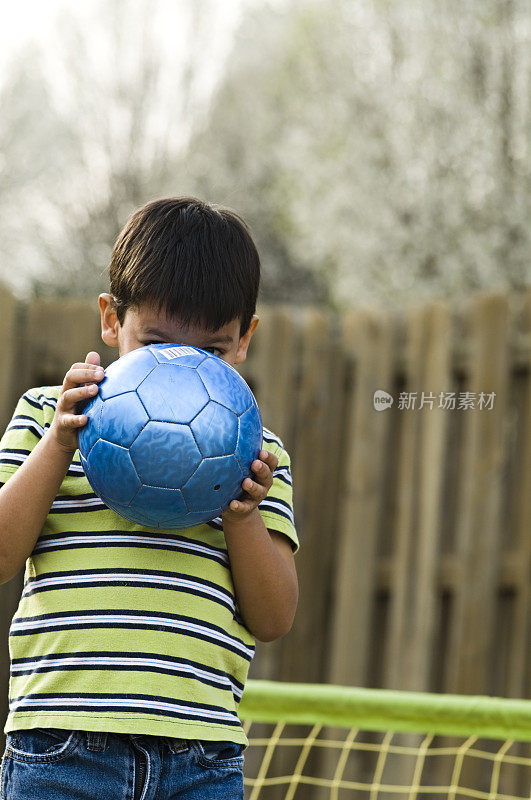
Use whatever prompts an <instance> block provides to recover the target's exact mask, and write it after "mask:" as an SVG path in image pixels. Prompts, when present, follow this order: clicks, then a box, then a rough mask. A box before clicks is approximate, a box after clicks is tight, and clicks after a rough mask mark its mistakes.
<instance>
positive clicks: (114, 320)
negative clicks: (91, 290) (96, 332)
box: [98, 292, 120, 347]
mask: <svg viewBox="0 0 531 800" xmlns="http://www.w3.org/2000/svg"><path fill="white" fill-rule="evenodd" d="M98 305H99V307H100V314H101V338H102V340H103V341H104V343H105V344H106V345H108V346H109V347H118V330H119V328H120V323H119V321H118V317H117V315H116V306H115V305H114V300H113V296H112V294H109V293H108V292H103V293H102V294H100V296H99V297H98Z"/></svg>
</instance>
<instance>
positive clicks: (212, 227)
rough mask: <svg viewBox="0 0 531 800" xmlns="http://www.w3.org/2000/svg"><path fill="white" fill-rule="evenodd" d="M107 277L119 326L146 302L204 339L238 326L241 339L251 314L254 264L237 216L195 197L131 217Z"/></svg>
mask: <svg viewBox="0 0 531 800" xmlns="http://www.w3.org/2000/svg"><path fill="white" fill-rule="evenodd" d="M109 277H110V291H111V294H112V295H113V297H114V300H115V303H116V312H117V316H118V320H119V322H120V324H121V325H123V322H124V319H125V313H126V311H127V309H128V308H130V307H131V306H134V307H136V308H138V307H139V306H140V305H141V304H143V303H145V302H149V303H151V304H153V305H155V306H156V307H157V308H158V310H159V313H160V312H164V313H165V314H166V315H167V316H169V317H175V318H177V319H179V321H180V322H181V323H182V324H183V325H184V326H188V325H190V324H195V325H199V326H201V327H203V328H205V329H206V330H208V331H209V332H214V331H216V330H218V329H219V328H221V327H222V326H223V325H226V324H227V323H228V322H231V321H232V320H233V319H236V318H239V319H240V337H241V336H243V335H244V334H245V333H246V332H247V330H248V328H249V325H250V322H251V319H252V316H253V314H254V313H255V309H256V298H257V295H258V288H259V284H260V258H259V255H258V251H257V249H256V246H255V244H254V242H253V239H252V236H251V233H250V230H249V228H248V226H247V225H246V223H245V222H244V221H243V219H242V218H241V217H240V216H238V214H236V212H234V211H232V210H230V209H228V208H223V207H221V206H217V205H215V204H213V203H206V202H203V201H202V200H199V199H198V198H196V197H186V196H185V197H167V198H162V199H160V200H153V201H152V202H149V203H146V205H144V206H142V207H141V208H139V209H137V210H136V211H134V212H133V214H132V215H131V216H130V217H129V219H128V220H127V222H126V224H125V226H124V228H123V230H122V231H121V233H120V234H119V236H118V238H117V240H116V243H115V245H114V248H113V251H112V256H111V261H110V265H109Z"/></svg>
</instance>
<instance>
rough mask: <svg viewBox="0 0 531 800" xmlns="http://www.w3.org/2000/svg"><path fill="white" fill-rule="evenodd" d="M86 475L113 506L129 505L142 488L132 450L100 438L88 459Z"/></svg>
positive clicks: (94, 487)
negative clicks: (130, 453)
mask: <svg viewBox="0 0 531 800" xmlns="http://www.w3.org/2000/svg"><path fill="white" fill-rule="evenodd" d="M86 464H87V466H86V470H85V474H86V476H87V478H88V481H89V483H90V485H91V486H92V488H93V489H94V491H95V492H96V494H97V495H99V497H101V499H102V500H103V502H104V503H106V504H107V505H108V506H110V507H111V508H112V504H113V502H114V503H118V504H119V505H127V504H128V503H129V502H130V501H131V500H132V499H133V497H134V496H135V494H136V493H137V491H138V490H139V489H140V485H141V484H140V480H139V477H138V475H137V473H136V470H135V468H134V465H133V462H132V461H131V456H130V455H129V451H128V450H126V449H125V448H124V447H119V446H118V445H116V444H112V443H111V442H104V441H103V439H98V441H97V442H96V444H95V445H94V447H93V448H92V450H91V451H90V454H89V457H88V459H87V461H86Z"/></svg>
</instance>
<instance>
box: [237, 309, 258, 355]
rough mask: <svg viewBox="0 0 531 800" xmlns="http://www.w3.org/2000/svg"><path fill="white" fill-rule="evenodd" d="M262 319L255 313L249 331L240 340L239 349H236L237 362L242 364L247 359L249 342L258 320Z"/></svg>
mask: <svg viewBox="0 0 531 800" xmlns="http://www.w3.org/2000/svg"><path fill="white" fill-rule="evenodd" d="M259 321H260V317H257V315H256V314H253V316H252V319H251V322H250V324H249V328H248V329H247V332H246V333H244V335H243V336H242V337H241V339H240V341H239V342H238V349H237V351H236V360H235V362H234V363H235V364H241V363H242V361H245V359H246V358H247V348H248V347H249V343H250V341H251V338H252V335H253V333H254V331H255V328H256V326H257V325H258V322H259Z"/></svg>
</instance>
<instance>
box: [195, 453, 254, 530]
mask: <svg viewBox="0 0 531 800" xmlns="http://www.w3.org/2000/svg"><path fill="white" fill-rule="evenodd" d="M242 481H243V475H242V471H241V469H240V465H239V464H238V461H237V460H236V458H235V457H234V456H233V455H230V456H221V457H220V458H207V459H205V460H204V461H202V462H201V464H200V465H199V466H198V468H197V469H196V471H195V472H194V474H193V475H192V477H191V478H190V480H188V481H187V482H186V483H185V484H184V486H183V487H182V493H183V496H184V499H185V500H186V505H187V506H188V509H189V510H190V511H205V512H208V511H209V510H210V511H212V516H211V517H209V518H210V519H211V518H212V517H214V516H216V514H218V513H219V511H220V510H221V509H222V508H225V507H226V506H227V505H228V504H229V503H230V501H231V500H233V499H234V498H235V497H238V496H239V495H240V494H241V493H242V488H241V483H242ZM216 486H217V487H218V488H217V489H216Z"/></svg>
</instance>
